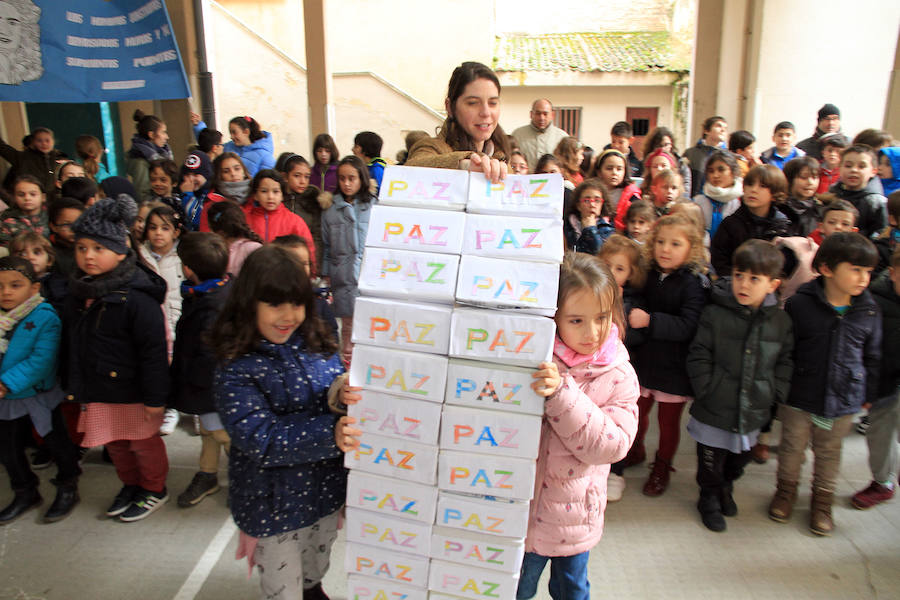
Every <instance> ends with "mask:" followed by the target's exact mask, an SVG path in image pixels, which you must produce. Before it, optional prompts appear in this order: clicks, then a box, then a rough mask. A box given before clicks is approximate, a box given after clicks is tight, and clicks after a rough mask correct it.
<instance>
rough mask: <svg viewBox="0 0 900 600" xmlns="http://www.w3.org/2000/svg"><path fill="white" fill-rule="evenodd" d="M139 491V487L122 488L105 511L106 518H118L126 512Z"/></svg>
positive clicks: (127, 486) (126, 486)
mask: <svg viewBox="0 0 900 600" xmlns="http://www.w3.org/2000/svg"><path fill="white" fill-rule="evenodd" d="M140 491H141V486H139V485H125V486H122V489H121V490H119V493H118V494H116V497H115V499H113V501H112V504H110V505H109V508H107V509H106V516H107V517H118V516H119V515H121V514H122V513H123V512H125V511H126V510H128V507H129V506H131V503H132V502H134V497H135V496H136V495H137V493H138V492H140Z"/></svg>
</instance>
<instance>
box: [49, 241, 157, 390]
mask: <svg viewBox="0 0 900 600" xmlns="http://www.w3.org/2000/svg"><path fill="white" fill-rule="evenodd" d="M118 269H122V271H120V272H121V273H122V274H123V277H126V278H125V279H124V280H123V281H122V283H121V284H120V285H116V286H113V287H112V289H109V290H108V291H106V292H105V293H103V294H102V295H101V296H100V297H98V298H96V299H94V300H93V302H91V303H90V306H87V302H86V300H87V298H85V297H82V296H83V295H82V294H81V292H80V290H81V288H82V287H84V286H85V284H86V285H91V283H94V284H96V283H100V282H101V281H102V278H100V279H97V278H90V277H85V276H84V274H83V273H81V272H80V271H79V272H78V275H79V276H80V278H79V279H77V280H73V281H72V283H71V284H70V288H69V295H68V297H67V298H66V300H65V304H64V305H63V324H64V334H63V335H64V340H65V346H64V347H65V348H66V350H67V352H65V353H64V355H65V356H66V358H67V363H66V370H65V372H66V377H65V380H64V382H63V383H64V387H65V388H66V389H67V390H68V393H69V396H68V399H69V400H73V401H75V402H83V403H85V402H105V403H110V404H144V405H146V406H165V404H166V400H167V398H168V396H169V358H168V350H167V347H166V346H167V344H166V325H165V321H164V318H165V317H164V316H163V311H162V309H161V305H162V303H163V301H164V300H165V296H166V282H165V280H164V279H163V278H162V277H160V276H159V275H157V274H156V273H153V272H152V271H150V270H148V269H147V267H145V266H143V265H142V264H140V263H137V262H136V261H135V259H134V256H133V254H132V253H129V255H128V256H127V257H126V259H125V260H124V261H123V262H122V263H121V264H120V266H119V267H117V268H116V270H114V271H112V272H111V274H116V272H117V271H118Z"/></svg>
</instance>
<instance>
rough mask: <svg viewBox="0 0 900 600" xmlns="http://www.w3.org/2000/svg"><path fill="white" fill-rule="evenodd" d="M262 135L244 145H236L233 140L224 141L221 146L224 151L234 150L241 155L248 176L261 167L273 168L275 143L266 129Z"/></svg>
mask: <svg viewBox="0 0 900 600" xmlns="http://www.w3.org/2000/svg"><path fill="white" fill-rule="evenodd" d="M262 134H263V136H262V137H261V138H259V139H258V140H256V141H255V142H251V143H249V144H247V145H246V146H238V145H237V144H235V143H234V142H233V141H229V142H225V144H224V145H223V146H222V149H223V151H225V152H234V153H235V154H237V155H238V156H240V157H241V160H242V161H243V162H244V166H245V167H246V168H247V172H248V173H250V177H253V176H254V175H256V173H257V172H258V171H261V170H263V169H274V168H275V143H274V142H273V141H272V135H271V134H270V133H269V132H268V131H263V132H262Z"/></svg>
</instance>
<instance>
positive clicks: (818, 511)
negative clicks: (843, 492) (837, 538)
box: [809, 488, 834, 535]
mask: <svg viewBox="0 0 900 600" xmlns="http://www.w3.org/2000/svg"><path fill="white" fill-rule="evenodd" d="M833 502H834V492H826V491H825V490H823V489H821V488H813V497H812V503H811V504H810V514H809V530H810V531H812V532H813V533H814V534H816V535H831V532H832V531H834V521H833V520H832V518H831V505H832V503H833Z"/></svg>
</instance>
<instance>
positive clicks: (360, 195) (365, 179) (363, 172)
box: [338, 154, 372, 202]
mask: <svg viewBox="0 0 900 600" xmlns="http://www.w3.org/2000/svg"><path fill="white" fill-rule="evenodd" d="M344 165H350V166H351V167H353V168H354V169H356V172H357V173H358V174H359V191H358V192H356V194H354V196H353V200H361V201H362V202H371V201H372V194H371V193H370V192H369V169H367V168H366V165H365V164H363V161H362V159H361V158H359V157H358V156H354V155H352V154H351V155H349V156H345V157H344V158H342V159H341V162H339V163H338V169H340V168H341V167H342V166H344ZM340 189H341V188H340V185H338V191H340ZM341 195H343V193H342V194H341ZM344 200H347V202H349V201H350V199H349V198H344Z"/></svg>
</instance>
